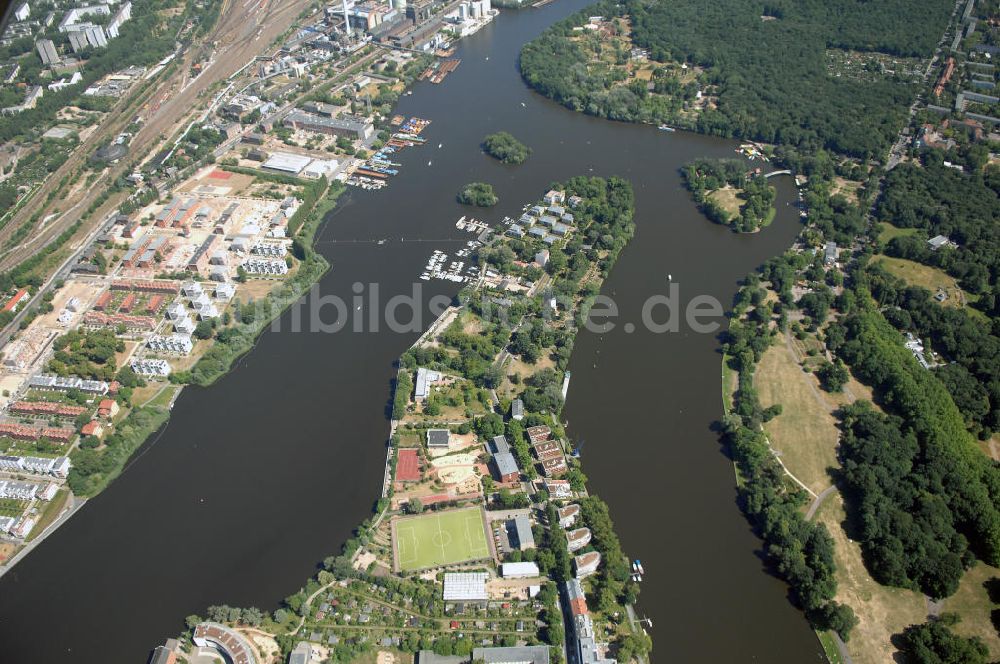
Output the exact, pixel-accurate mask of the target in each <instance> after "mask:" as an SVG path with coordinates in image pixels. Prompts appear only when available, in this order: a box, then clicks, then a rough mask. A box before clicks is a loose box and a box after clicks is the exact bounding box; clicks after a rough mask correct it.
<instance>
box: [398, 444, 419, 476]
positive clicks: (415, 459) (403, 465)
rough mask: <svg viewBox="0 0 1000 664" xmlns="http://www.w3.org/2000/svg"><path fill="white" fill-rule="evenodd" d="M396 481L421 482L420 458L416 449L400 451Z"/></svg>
mask: <svg viewBox="0 0 1000 664" xmlns="http://www.w3.org/2000/svg"><path fill="white" fill-rule="evenodd" d="M396 479H397V480H398V481H400V482H418V481H420V456H419V455H418V454H417V450H415V449H405V450H400V451H399V458H398V459H397V461H396Z"/></svg>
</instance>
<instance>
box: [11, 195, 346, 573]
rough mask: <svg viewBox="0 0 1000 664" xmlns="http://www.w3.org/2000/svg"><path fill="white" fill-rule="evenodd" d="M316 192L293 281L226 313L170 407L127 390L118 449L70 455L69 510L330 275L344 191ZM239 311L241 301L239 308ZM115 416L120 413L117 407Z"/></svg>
mask: <svg viewBox="0 0 1000 664" xmlns="http://www.w3.org/2000/svg"><path fill="white" fill-rule="evenodd" d="M314 189H316V190H317V191H316V193H315V194H314V195H312V196H306V197H304V198H305V200H304V201H303V204H302V205H301V206H300V207H299V209H298V210H297V214H298V215H299V216H298V217H293V218H292V219H291V220H290V223H291V222H294V226H293V235H294V242H295V243H297V244H296V246H297V247H299V250H298V251H299V255H298V256H296V261H297V264H296V269H295V271H294V274H293V276H292V277H291V278H290V279H288V280H286V281H284V282H282V283H280V284H275V285H274V286H273V287H272V288H271V289H270V290H269V291H268V292H267V294H266V296H265V297H264V298H262V299H259V300H256V301H254V300H252V299H248V300H245V301H243V304H252V305H253V310H252V312H251V313H252V317H248V316H247V315H245V314H242V313H240V311H239V308H237V313H236V315H235V316H231V317H230V316H229V315H228V313H227V318H230V320H231V324H230V325H223V326H213V330H212V336H213V339H212V340H211V342H209V345H208V346H207V347H206V346H204V345H201V344H200V346H201V347H200V348H199V349H198V351H197V352H198V355H199V357H198V359H197V361H196V362H195V363H194V366H193V367H192V368H191V369H190V370H185V371H180V372H174V373H172V374H171V376H170V383H167V384H164V385H163V387H162V388H160V392H163V391H164V390H166V389H167V385H170V384H173V385H177V386H178V387H177V388H176V389H174V390H171V392H170V394H169V397H170V399H169V402H167V403H163V402H162V400H158V399H155V398H150V399H149V400H148V401H147V402H145V403H132V401H131V397H132V386H131V385H129V386H128V387H127V388H126V389H127V392H126V394H127V396H126V397H125V399H126V401H125V402H124V403H125V406H124V407H123V408H122V409H121V411H122V412H121V414H120V415H119V416H118V417H117V418H116V419H115V422H114V428H115V432H116V433H115V438H114V444H113V445H104V446H99V447H97V448H96V449H95V447H96V446H89V447H86V448H85V447H83V446H82V445H81V446H79V447H76V446H74V449H72V451H70V452H69V453H68V456H69V458H70V461H71V462H72V464H73V467H72V468H71V469H70V471H69V477H68V479H67V483H66V484H67V488H65V489H63V491H71V492H72V493H71V495H70V496H69V501H70V502H71V504H75V505H76V507H79V506H80V505H82V504H83V502H85V500H86V499H88V498H92V497H94V496H96V495H97V494H99V493H100V492H102V491H103V490H104V489H105V488H107V486H108V485H109V484H110V483H111V482H113V481H114V480H115V479H116V478H117V477H118V476H119V475H120V474H121V473H122V472H123V470H124V469H125V467H126V466H127V465H128V463H129V462H130V461H131V460H132V459H133V456H134V455H135V454H136V453H137V452H138V451H139V449H140V448H142V447H143V446H144V445H146V444H147V443H148V442H149V441H150V440H151V439H152V438H153V437H154V436H155V435H156V434H157V432H160V431H162V429H163V428H164V427H165V426H166V425H167V423H168V421H169V418H170V409H171V408H172V405H173V402H174V401H175V400H176V399H177V397H178V396H179V393H180V391H181V390H182V389H183V387H184V386H185V385H198V386H201V387H205V386H208V385H211V384H212V383H214V382H215V381H217V380H218V379H219V378H221V377H222V376H224V375H225V374H226V373H228V372H229V371H230V370H231V369H232V367H233V365H234V364H235V363H236V362H237V361H238V360H239V358H241V357H242V356H243V355H245V354H246V353H247V352H249V351H250V350H251V349H252V348H253V346H254V344H255V343H256V340H257V339H258V338H259V336H260V334H261V333H262V332H263V331H264V330H265V329H266V327H267V326H268V325H269V324H270V323H271V322H273V321H274V320H276V319H277V318H278V317H279V316H280V315H281V314H282V313H283V312H284V311H285V310H287V309H288V307H290V306H292V305H293V304H294V303H295V302H296V301H298V300H299V299H300V298H301V297H302V295H304V294H305V293H306V292H307V291H308V290H309V288H310V287H312V285H314V284H315V283H317V282H318V281H319V280H320V279H321V278H322V276H323V275H324V274H325V273H326V272H327V271H328V270H329V268H330V264H329V262H328V261H327V260H326V259H325V258H324V257H323V256H322V255H321V254H319V253H317V252H316V251H315V246H314V243H315V235H316V232H317V230H318V228H319V226H320V224H321V223H322V221H323V220H324V219H325V218H326V216H327V214H329V213H330V212H331V211H332V210H333V209H334V207H335V206H336V203H337V200H338V198H339V197H340V195H341V194H342V193H343V192H344V190H345V187H344V185H343V184H342V183H339V182H334V183H332V184H327V183H326V181H325V180H322V181H320V182H319V183H317V186H315V187H314ZM239 306H240V301H239V300H238V301H237V307H239ZM115 410H118V408H117V406H116V407H115ZM109 440H110V439H109ZM75 511H76V508H73V509H67V510H60V514H59V517H58V518H56V519H48V518H45V517H44V515H43V518H41V519H40V520H39V522H38V524H37V525H36V527H35V528H36V530H37V532H35V531H33V532H32V534H31V535H30V536H29V538H28V541H27V543H26V544H27V545H26V546H23V547H20V548H19V549H18V550H16V551H15V553H14V555H12V556H11V557H10V558H9V559H8V560H7V561H5V564H4V565H2V566H0V570H2V572H4V573H5V572H7V571H10V570H11V569H12V568H13V566H14V565H15V564H16V563H18V562H20V561H22V560H23V559H24V558H25V556H26V555H27V554H28V552H30V551H31V550H32V549H33V548H34V546H35V545H37V541H41V539H44V538H45V537H48V536H49V535H51V533H52V532H53V531H54V530H55V529H57V528H58V527H60V526H62V525H64V524H65V523H66V522H67V521H68V519H69V517H70V516H72V514H73V513H74V512H75ZM32 542H35V544H32Z"/></svg>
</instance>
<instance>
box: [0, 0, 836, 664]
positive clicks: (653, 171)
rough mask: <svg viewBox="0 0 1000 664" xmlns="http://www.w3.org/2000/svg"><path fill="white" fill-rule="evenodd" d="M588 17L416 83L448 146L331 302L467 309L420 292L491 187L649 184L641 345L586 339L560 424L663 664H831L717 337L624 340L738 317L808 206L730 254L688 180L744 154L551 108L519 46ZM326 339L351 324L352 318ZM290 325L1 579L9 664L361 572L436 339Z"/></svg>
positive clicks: (631, 307)
mask: <svg viewBox="0 0 1000 664" xmlns="http://www.w3.org/2000/svg"><path fill="white" fill-rule="evenodd" d="M585 5H586V1H585V0H558V1H557V2H555V3H552V4H550V5H548V6H547V7H544V8H542V9H537V10H525V11H521V12H504V13H503V14H502V15H501V16H500V17H499V18H498V19H497V20H496V21H495V22H494V23H493V24H492V25H490V26H488V27H487V28H485V29H484V30H482V31H481V32H480V33H478V34H477V35H475V36H473V37H471V38H469V39H467V40H464V41H462V42H461V45H460V47H459V49H458V53H457V57H460V58H461V59H462V64H461V66H460V67H459V68H458V70H457V71H455V72H454V73H452V74H451V75H450V76H449V77H448V78H447V79H446V80H445V82H444V83H443V84H442V85H433V84H431V83H418V84H417V85H416V88H415V92H414V94H413V95H412V96H409V97H404V98H403V100H402V101H401V103H400V107H399V112H401V113H405V114H411V115H417V116H420V117H423V118H428V119H430V120H432V121H433V124H431V125H430V126H429V127H428V129H427V130H425V132H424V135H425V136H426V137H427V139H428V144H427V145H425V146H422V147H419V148H412V149H408V150H406V151H404V152H403V153H402V155H401V156H400V158H399V161H401V162H403V166H402V168H401V174H400V175H399V176H398V177H396V178H395V179H393V180H392V182H391V184H390V186H389V188H388V189H386V190H384V191H381V192H375V193H369V192H362V191H355V192H352V193H351V194H350V196H348V197H346V198H345V199H344V201H345V204H344V205H343V206H341V207H340V209H339V210H338V211H337V212H336V213H335V214H333V215H332V216H331V218H330V220H329V222H328V223H327V225H326V226H325V227H324V228H323V230H322V232H321V234H320V237H319V245H318V246H319V249H320V250H321V251H322V252H323V254H324V255H326V256H327V257H328V258H329V260H330V262H331V263H332V265H333V269H332V271H331V272H330V273H328V274H327V275H326V277H325V278H324V279H323V280H322V282H321V283H320V284H319V288H318V291H319V293H320V294H323V295H330V294H335V295H339V296H341V297H343V298H345V299H349V298H351V297H352V296H353V294H354V293H353V291H352V288H353V287H354V284H356V283H359V284H363V285H364V288H365V291H366V292H369V291H370V290H371V285H372V284H377V285H378V290H379V293H380V297H381V299H382V301H383V302H385V300H387V299H388V298H389V297H390V296H392V295H394V294H401V293H410V292H411V291H412V289H413V288H414V284H418V285H419V286H421V287H422V288H423V296H424V297H426V296H428V295H430V294H434V293H445V294H448V295H451V294H453V293H454V292H455V288H454V285H453V284H449V283H447V282H421V281H419V280H418V279H417V276H418V275H419V273H420V272H421V270H422V267H423V265H424V263H425V262H426V261H427V258H428V256H429V255H430V253H431V251H433V250H434V249H437V248H441V249H443V250H445V251H448V250H455V249H457V248H458V247H459V246H461V245H460V242H464V241H465V240H467V239H469V237H468V236H466V235H464V234H462V233H459V232H458V231H457V230H456V229H455V226H454V224H455V220H456V219H457V218H458V217H459V216H461V215H462V214H467V213H468V212H469V211H468V210H466V209H462V208H461V207H460V206H459V205H458V204H457V203H455V200H454V197H455V192H456V191H457V190H458V189H459V187H460V186H461V185H462V184H464V183H466V182H469V181H471V180H480V179H481V180H485V181H488V182H492V183H493V184H494V185H495V186H496V189H497V192H498V194H499V197H500V204H499V205H498V206H497V207H496V208H494V209H492V210H490V211H489V212H487V213H484V214H477V216H479V217H481V218H484V219H485V220H487V221H491V222H492V221H498V220H499V219H500V218H501V217H502V216H503V215H504V214H514V213H515V212H516V211H517V210H518V209H519V208H520V206H521V205H522V203H524V202H527V201H529V200H532V199H535V198H537V197H538V196H539V194H540V193H541V192H543V191H544V190H545V189H546V188H547V185H548V184H549V183H550V182H553V181H555V180H559V179H561V178H566V177H570V176H573V175H578V174H595V175H620V176H623V177H625V178H628V179H629V180H631V181H632V182H633V184H634V186H635V193H636V220H637V226H638V229H637V232H636V235H635V238H634V240H633V241H632V242H631V244H630V245H629V246H628V248H627V249H626V250H625V251H624V252H623V253H622V255H621V259H620V261H619V263H618V265H617V266H616V268H615V269H614V271H613V273H612V274H611V276H610V278H609V279H608V281H607V282H606V284H605V288H604V292H605V293H606V294H608V295H613V297H614V299H615V300H616V301H617V304H618V307H619V311H620V320H619V321H618V322H619V323H620V324H619V325H618V326H617V329H616V330H615V331H613V332H609V333H607V334H603V335H600V334H593V333H587V332H584V333H581V335H580V336H579V338H578V343H577V347H576V353H575V355H574V357H573V360H572V366H571V369H572V372H573V379H572V384H571V387H570V391H569V399H568V403H567V407H566V410H565V414H564V417H565V418H566V420H567V421H568V422H569V425H570V427H569V430H570V433H571V435H572V436H573V437H574V439H577V440H579V439H583V440H585V443H584V446H583V461H584V469H585V471H586V473H587V474H588V475H589V476H590V478H591V484H590V486H591V489H592V490H593V491H594V492H596V493H597V494H599V495H601V496H603V497H604V498H605V499H606V500H607V501H608V502H609V503H610V505H611V508H612V515H613V517H614V519H615V522H616V524H617V526H618V531H619V533H620V535H621V539H622V542H623V544H624V547H625V550H626V551H627V552H629V553H630V554H631V555H633V556H635V557H639V558H641V559H642V560H643V563H644V565H645V569H646V576H645V579H644V581H643V584H642V585H643V588H642V598H641V601H640V606H639V612H640V613H641V614H643V615H646V616H649V617H650V618H651V619H652V620H653V624H654V628H653V630H652V634H653V639H654V644H655V650H654V659H655V660H657V661H675V662H750V661H759V662H769V663H772V664H773V663H784V662H788V663H795V664H800V663H802V662H814V661H821V660H822V655H821V653H820V649H819V645H818V643H817V640H816V638H815V636H814V635H813V633H812V632H811V631H810V629H809V627H808V626H807V624H806V622H805V620H804V619H803V617H802V616H801V614H800V613H799V612H798V611H797V610H795V609H794V608H793V607H792V606H791V604H790V603H789V601H788V599H787V596H786V595H787V589H786V586H785V585H784V584H783V583H781V582H780V581H779V580H777V579H775V578H774V577H773V576H771V575H770V574H769V573H768V571H767V570H766V568H765V566H764V564H763V562H762V556H761V551H760V541H759V540H758V539H757V538H756V537H755V536H754V535H753V534H752V533H751V532H750V529H749V527H748V525H747V522H746V521H745V520H744V518H743V517H742V516H741V514H740V512H739V509H738V507H737V505H736V502H735V489H734V478H733V468H732V464H731V463H730V461H729V460H728V459H727V458H726V456H725V454H724V453H723V451H722V449H721V448H720V444H719V439H718V436H717V434H716V433H715V431H714V430H713V422H715V421H717V420H718V419H719V418H720V415H721V412H720V410H721V405H720V356H719V354H718V338H717V336H716V335H715V334H705V333H701V334H699V333H695V332H693V331H691V330H690V329H688V328H687V327H686V326H685V325H683V324H682V325H681V329H680V331H678V332H676V333H665V334H658V333H654V332H652V331H648V330H646V329H645V328H644V327H643V326H642V325H638V329H637V330H636V331H635V332H634V333H631V334H628V333H626V332H625V331H624V327H625V326H624V325H623V323H625V322H628V321H632V322H634V323H636V324H638V323H639V322H640V312H641V310H642V306H643V303H644V302H645V301H646V300H647V298H649V297H650V296H653V295H656V294H664V293H666V292H667V290H666V289H667V286H668V284H667V275H668V274H670V275H672V277H673V282H674V283H675V284H676V285H677V287H678V288H679V291H680V300H681V302H682V303H686V302H688V301H689V300H690V299H691V298H692V297H694V296H696V295H702V294H707V295H711V296H713V297H715V298H717V299H718V300H719V301H721V302H722V303H723V304H725V305H727V306H728V304H729V303H730V302H731V300H732V296H733V294H734V292H735V290H736V287H737V282H738V280H739V279H740V278H742V277H743V276H744V275H746V274H747V273H748V272H749V271H751V270H753V269H754V268H755V267H756V266H758V265H759V264H760V263H762V262H763V261H764V260H765V259H767V258H768V257H770V256H773V255H776V254H778V253H780V252H782V251H783V250H784V249H785V248H786V247H788V246H789V245H790V244H791V242H792V240H793V238H794V236H795V234H796V232H797V231H798V223H797V219H796V215H795V213H794V212H793V210H794V208H791V207H788V206H786V205H785V204H786V202H788V201H790V200H792V199H793V198H794V188H793V186H792V184H791V183H790V181H789V179H788V178H784V177H782V178H777V182H776V184H777V185H778V189H779V214H778V217H777V219H776V221H775V223H774V224H773V225H772V226H771V227H770V228H768V229H767V230H765V231H764V232H762V233H760V234H757V235H752V236H740V235H735V234H732V233H730V232H728V231H727V230H725V229H724V228H721V227H719V226H715V225H712V224H710V223H709V222H707V221H706V220H705V219H704V218H703V217H701V215H699V213H698V212H697V210H696V209H695V208H694V206H693V204H692V203H691V202H690V200H689V197H688V196H687V194H686V193H685V192H684V191H683V190H682V188H681V185H680V180H679V176H678V168H679V167H680V166H682V165H683V164H684V163H685V162H687V161H689V160H691V159H693V158H695V157H699V156H728V155H732V154H733V148H734V144H733V143H732V142H729V141H722V140H718V139H712V138H706V137H702V136H697V135H692V134H687V133H681V132H678V133H676V134H667V133H664V132H659V131H657V130H656V129H655V128H652V127H645V126H634V125H625V124H618V123H611V122H606V121H603V120H597V119H594V118H589V117H585V116H583V115H579V114H575V113H572V112H570V111H568V110H565V109H563V108H561V107H559V106H557V105H555V104H552V103H550V102H548V101H547V100H545V99H542V98H540V97H539V96H537V95H535V94H534V93H532V92H530V91H529V90H528V89H527V88H526V87H525V85H524V84H523V82H522V81H521V79H520V77H519V75H518V71H517V55H518V51H519V49H520V47H521V45H522V44H524V43H525V42H526V41H528V40H530V39H532V38H533V37H535V36H536V35H537V34H538V33H540V32H541V31H542V30H543V29H544V28H545V27H547V26H548V25H550V24H552V22H554V21H556V20H558V19H560V18H562V17H563V16H566V15H567V14H569V13H570V12H572V11H575V10H576V9H579V8H582V7H584V6H585ZM497 130H509V131H511V132H513V133H514V134H515V135H517V137H518V138H520V139H521V140H523V141H524V142H526V143H527V144H528V145H530V146H531V147H532V149H533V151H534V152H533V155H532V157H531V158H530V159H529V160H528V161H527V162H526V163H525V164H524V165H523V166H521V167H518V168H506V167H504V166H502V165H499V164H498V163H496V162H494V161H492V160H491V159H489V158H488V157H486V156H485V155H483V154H482V153H481V152H480V149H479V144H480V142H481V141H482V138H483V136H484V135H485V134H487V133H489V132H492V131H497ZM438 144H442V147H440V148H439V147H438ZM429 161H430V162H432V163H431V164H430V165H429V164H428V162H429ZM375 239H387V241H386V242H385V243H383V244H378V243H376V242H371V241H370V240H375ZM355 240H362V242H355ZM456 240H458V241H459V242H456ZM315 308H316V307H315V306H314V307H312V309H315ZM367 308H368V307H367V306H366V309H367ZM350 309H351V310H352V311H353V310H354V309H355V307H354V306H351V307H350ZM664 311H665V310H664V309H660V310H659V312H658V315H659V316H660V317H662V316H663V315H665V314H664ZM310 312H311V309H310V307H309V306H306V307H305V308H304V314H303V315H304V317H306V318H307V317H308V316H309V315H310ZM321 313H322V314H323V315H324V317H325V320H327V321H331V320H333V319H334V318H335V314H334V309H333V307H325V308H323V309H322V311H321ZM429 322H430V317H429V316H425V317H424V320H423V321H422V325H423V326H424V327H426V325H428V324H429ZM719 322H722V321H721V320H720V321H719ZM282 323H283V325H282V330H281V331H269V332H267V333H265V334H264V335H263V336H262V338H261V340H260V343H259V344H258V345H257V347H256V348H255V349H254V350H253V351H252V352H251V353H250V354H249V355H248V356H247V357H246V358H244V360H243V361H242V362H241V363H240V364H239V366H238V367H237V368H236V369H235V370H234V371H233V372H232V373H231V374H230V375H229V376H227V377H226V378H224V379H223V380H221V381H220V382H219V383H218V384H216V385H215V386H213V387H211V388H209V389H194V388H192V389H187V390H185V391H184V393H183V395H182V396H181V398H180V399H179V400H178V402H177V404H176V406H175V407H174V411H173V416H172V418H171V420H170V423H169V424H168V426H167V427H166V429H165V431H163V432H162V433H161V435H160V436H159V437H157V438H156V440H155V441H153V442H152V443H150V444H147V445H146V446H145V447H144V448H143V449H142V451H141V452H140V453H139V454H138V455H137V457H136V458H135V459H134V460H133V462H132V463H131V464H130V465H129V467H128V469H127V470H126V472H125V473H124V474H123V475H122V476H121V477H120V478H119V479H118V480H117V481H115V482H114V483H113V484H112V485H111V487H110V488H108V490H107V491H105V492H104V493H103V494H101V495H100V496H98V497H97V498H95V499H93V500H91V501H90V502H89V503H88V504H87V505H86V506H85V507H84V508H83V509H82V510H80V512H79V513H78V514H76V515H75V516H74V517H73V518H72V519H70V521H69V522H68V523H67V524H65V525H64V526H62V527H61V528H60V529H59V530H57V531H56V532H55V533H53V534H52V535H51V536H50V537H48V538H47V539H46V540H45V541H44V542H42V544H41V545H40V546H38V548H37V549H36V550H35V551H33V552H32V553H31V554H30V555H29V556H27V557H26V558H25V560H23V561H22V562H21V563H19V564H18V565H17V566H16V567H15V568H14V569H13V570H12V571H11V572H10V573H8V574H7V575H5V576H4V577H3V578H2V579H0V661H2V662H4V663H5V664H7V663H10V664H22V663H27V662H59V661H74V662H94V663H98V662H100V663H106V662H122V663H126V662H130V663H135V662H142V661H145V657H146V656H147V653H148V652H149V650H150V649H151V648H152V647H154V646H156V645H157V644H159V643H162V641H163V639H164V638H166V637H169V636H171V635H174V634H176V633H178V632H179V631H180V630H181V629H182V628H183V620H184V617H185V616H187V615H189V614H194V613H201V614H204V609H205V608H206V607H207V606H209V605H211V604H222V603H226V604H230V605H235V606H258V607H260V608H262V609H266V610H272V609H274V608H275V607H276V606H277V605H278V603H279V602H280V600H281V599H282V598H283V597H285V596H287V595H289V594H291V593H293V592H295V590H296V589H298V588H299V587H300V586H301V584H302V583H303V582H304V581H305V579H306V578H307V577H308V576H310V575H311V574H313V573H314V572H315V570H316V565H317V564H318V562H319V561H321V560H322V559H323V558H324V557H326V556H328V555H331V554H334V553H336V552H338V551H339V549H340V546H341V544H342V543H343V542H344V540H345V539H346V538H347V537H349V536H350V533H351V530H352V529H353V528H354V526H355V525H356V524H357V523H358V522H360V521H361V520H362V519H364V518H365V517H366V516H368V514H369V513H370V510H371V508H372V505H373V502H374V500H375V499H376V498H377V497H378V494H379V491H380V486H381V482H382V468H383V461H384V458H385V438H386V435H387V432H388V422H387V419H386V409H385V406H386V403H387V400H388V398H389V386H390V380H391V378H392V376H393V372H394V368H393V362H394V360H395V359H396V358H397V357H398V356H399V354H400V353H401V352H402V351H403V350H405V349H406V348H407V347H408V346H409V345H410V344H411V343H412V342H413V340H414V339H415V338H416V336H417V333H416V332H411V333H407V334H399V333H394V332H391V331H387V330H385V329H384V327H385V326H382V328H383V329H382V330H381V331H378V332H374V331H370V330H369V331H365V332H347V331H342V332H340V333H336V334H324V333H320V332H293V331H290V329H289V328H290V325H289V324H288V323H289V315H286V316H285V317H284V319H283V320H282ZM348 329H350V328H348Z"/></svg>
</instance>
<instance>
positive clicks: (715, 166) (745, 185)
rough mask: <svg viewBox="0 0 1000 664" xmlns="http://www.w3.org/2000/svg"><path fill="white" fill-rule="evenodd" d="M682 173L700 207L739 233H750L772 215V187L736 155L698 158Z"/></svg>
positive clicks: (769, 219)
mask: <svg viewBox="0 0 1000 664" xmlns="http://www.w3.org/2000/svg"><path fill="white" fill-rule="evenodd" d="M681 173H682V174H683V175H684V184H685V185H686V186H687V188H688V190H690V191H691V193H692V195H693V196H694V200H695V202H697V203H698V206H699V207H700V208H701V211H702V212H703V213H704V214H705V216H707V217H708V218H709V219H711V220H712V221H714V222H716V223H719V224H725V225H727V226H729V227H730V228H732V229H733V230H734V231H736V232H738V233H753V232H756V231H759V230H760V229H761V228H763V227H765V226H767V225H768V224H770V223H771V221H772V220H773V219H774V214H775V209H774V198H775V191H774V187H772V186H770V185H768V184H767V178H766V177H765V176H764V175H761V174H758V173H753V172H751V170H750V166H749V165H748V164H746V163H745V162H743V161H740V160H739V159H698V160H695V161H693V162H691V163H690V164H688V165H687V166H685V167H684V168H683V169H682V170H681Z"/></svg>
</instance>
